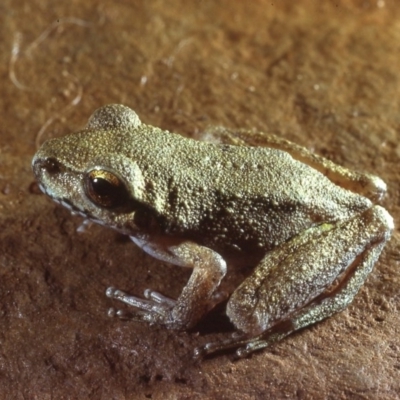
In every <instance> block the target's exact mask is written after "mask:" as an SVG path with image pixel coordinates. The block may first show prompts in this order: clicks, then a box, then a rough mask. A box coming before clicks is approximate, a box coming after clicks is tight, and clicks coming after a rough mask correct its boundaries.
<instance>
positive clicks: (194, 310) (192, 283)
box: [106, 237, 226, 329]
mask: <svg viewBox="0 0 400 400" xmlns="http://www.w3.org/2000/svg"><path fill="white" fill-rule="evenodd" d="M131 239H132V240H133V241H134V242H135V243H136V244H137V245H138V246H139V247H141V248H142V249H143V250H144V251H146V252H147V253H149V254H150V255H152V256H153V257H155V258H157V259H159V260H162V261H166V262H169V263H172V264H174V265H179V266H182V267H189V268H193V272H192V275H191V277H190V279H189V281H188V283H187V284H186V286H185V287H184V288H183V290H182V293H181V294H180V296H179V297H178V299H177V300H176V301H175V300H172V299H169V298H167V297H165V296H163V295H161V294H160V293H157V292H154V291H152V290H149V289H147V290H145V294H144V295H145V298H146V299H141V298H138V297H135V296H130V295H127V294H125V293H124V292H122V291H120V290H116V289H114V288H108V289H107V291H106V294H107V296H108V297H111V298H114V299H117V300H120V301H122V302H124V303H126V304H129V305H131V306H134V307H135V308H136V309H137V310H136V311H134V312H133V314H132V317H131V318H132V319H135V320H142V321H143V320H144V321H147V322H150V323H159V324H162V325H165V326H167V327H168V328H171V329H188V328H191V327H193V326H194V325H195V324H196V323H197V322H198V321H199V320H200V319H201V317H202V316H203V315H204V314H205V313H207V312H208V311H209V310H210V309H211V308H212V307H213V306H214V305H215V304H216V303H217V302H218V301H219V299H218V298H217V297H218V296H217V295H216V294H217V290H218V288H219V285H220V282H221V280H222V278H223V277H224V276H225V274H226V262H225V260H224V259H223V258H222V257H221V256H220V255H219V254H218V253H216V252H215V251H213V250H211V249H209V248H207V247H204V246H200V245H198V244H196V243H194V242H190V241H181V242H179V241H174V240H173V239H166V238H151V239H139V238H137V237H131ZM117 316H119V317H121V318H125V314H124V313H123V312H122V311H119V312H118V313H117Z"/></svg>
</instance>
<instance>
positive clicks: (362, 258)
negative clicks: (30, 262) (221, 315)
mask: <svg viewBox="0 0 400 400" xmlns="http://www.w3.org/2000/svg"><path fill="white" fill-rule="evenodd" d="M242 134H243V132H242ZM233 140H234V139H233ZM270 140H271V139H270ZM285 147H286V148H285V150H287V151H288V152H287V151H282V150H280V149H277V148H270V147H248V146H235V145H228V144H214V143H207V142H201V141H196V140H193V139H188V138H184V137H182V136H179V135H177V134H173V133H170V132H168V131H163V130H161V129H159V128H155V127H152V126H149V125H145V124H142V123H141V122H140V120H139V118H138V116H137V115H136V113H135V112H134V111H132V110H130V109H129V108H127V107H125V106H122V105H109V106H105V107H103V108H100V109H99V110H97V111H96V112H95V113H94V114H93V115H92V117H91V118H90V120H89V123H88V125H87V128H86V129H85V130H83V131H81V132H78V133H75V134H72V135H68V136H66V137H64V138H59V139H53V140H50V141H48V142H47V143H45V144H44V145H43V146H42V148H41V149H40V150H39V151H38V152H37V154H36V155H35V157H34V159H33V167H34V172H35V175H36V177H37V179H38V181H39V183H40V185H41V186H42V188H43V190H44V191H45V192H46V193H47V194H48V195H49V196H50V197H52V198H54V199H55V200H57V201H59V202H61V204H63V205H65V206H67V207H68V208H70V209H72V210H74V211H77V212H79V213H81V214H82V215H84V216H85V217H87V218H89V219H91V220H94V221H95V222H99V223H101V224H102V225H106V226H110V227H113V228H115V229H117V230H119V231H121V232H122V233H125V234H128V235H130V236H131V238H132V239H133V240H134V241H135V242H136V243H137V244H138V245H139V246H140V247H142V248H143V249H144V250H145V251H147V252H148V253H150V254H152V255H154V256H156V257H157V258H160V259H164V260H167V261H170V262H172V263H175V264H177V265H183V266H188V267H192V268H193V269H194V272H193V275H192V277H191V279H190V281H189V283H188V285H187V286H186V287H185V288H184V290H183V292H182V294H181V296H180V297H179V299H178V301H177V303H175V302H174V301H172V300H170V299H165V298H163V297H160V296H159V295H158V294H155V295H152V294H151V292H146V293H148V294H147V295H146V297H147V298H148V300H149V301H150V304H151V303H152V302H153V303H154V304H153V308H151V307H152V306H150V309H149V302H148V301H146V300H143V301H142V300H140V299H138V298H134V297H128V296H126V295H125V294H123V293H122V292H120V291H117V292H115V291H114V290H110V291H109V295H110V297H115V298H118V299H120V300H122V301H125V302H127V303H129V304H131V305H134V306H135V307H136V308H139V309H141V312H140V314H139V315H140V316H141V317H143V313H144V315H145V317H143V318H144V319H145V320H148V321H150V322H158V323H162V324H165V325H167V326H169V327H171V328H175V329H185V328H189V327H191V326H193V325H194V324H195V323H196V322H197V321H198V320H199V319H200V318H201V316H202V314H204V313H205V312H207V310H209V309H210V308H212V306H213V305H214V304H215V303H216V302H218V300H215V296H216V293H217V292H218V289H219V284H220V281H221V279H222V278H223V277H224V275H225V273H226V267H225V261H228V268H229V266H230V265H231V264H232V262H231V260H233V259H235V258H237V257H240V258H241V259H242V260H244V259H246V261H247V262H253V263H254V266H257V265H258V264H259V266H258V267H257V269H256V272H255V274H254V275H251V276H250V277H249V278H248V279H247V280H245V281H244V282H243V283H242V285H241V286H240V289H239V290H238V291H236V292H235V293H234V294H233V296H232V298H231V299H230V301H229V303H228V309H227V312H228V315H229V317H230V318H231V320H232V322H234V324H235V325H236V327H237V328H238V329H240V330H241V331H242V332H245V333H246V336H245V339H243V338H242V339H241V340H240V341H238V340H237V339H233V340H232V343H225V344H222V345H221V346H219V345H214V344H213V345H209V349H212V351H213V350H214V348H218V349H219V348H222V347H225V346H230V345H236V344H238V343H239V342H240V344H241V343H242V342H243V341H244V342H246V343H248V346H247V350H246V351H245V354H247V352H249V351H251V350H252V348H253V347H252V346H255V347H256V348H260V347H262V346H266V345H267V344H269V341H268V340H264V339H263V338H260V337H258V336H259V335H261V334H263V333H264V332H266V331H267V330H268V329H270V328H272V327H274V326H275V325H277V324H279V323H282V322H287V321H288V320H289V321H290V323H291V327H290V329H287V328H285V330H286V331H287V332H286V333H289V332H291V331H293V330H296V329H299V328H301V327H304V326H306V325H308V324H310V323H312V322H316V321H318V320H320V319H323V318H325V317H327V316H329V315H331V314H333V313H334V312H336V311H339V310H341V309H343V308H344V307H345V306H346V305H347V304H348V303H349V302H351V300H352V298H353V297H354V295H355V294H356V293H357V291H358V289H359V288H360V286H361V285H362V283H363V281H364V280H365V278H366V276H367V275H368V273H369V272H370V271H371V269H372V266H373V264H374V262H375V261H376V259H377V258H378V256H379V254H380V252H381V250H382V248H383V245H384V243H385V242H386V241H387V240H388V238H389V237H390V233H391V230H392V229H393V222H392V219H391V217H390V215H389V214H388V213H387V212H386V211H385V210H384V209H383V208H381V207H379V206H373V204H372V203H371V201H370V200H369V199H367V198H366V197H363V196H361V195H358V194H357V193H353V192H352V191H350V190H347V189H343V188H342V187H340V186H338V185H336V184H335V183H333V182H331V181H330V180H329V179H328V178H327V177H326V176H324V175H323V174H322V173H321V172H319V171H317V170H316V169H314V168H313V167H311V166H309V165H307V164H306V163H304V162H300V161H298V160H296V159H294V158H293V157H292V156H291V155H290V154H289V152H293V153H294V154H297V153H296V150H297V147H296V146H294V145H293V150H292V147H291V146H290V145H286V146H285ZM304 151H305V150H304ZM93 170H95V171H99V170H101V171H102V170H104V171H108V172H110V173H111V174H113V175H115V177H116V180H117V181H120V182H121V186H122V187H123V188H124V189H123V190H124V191H125V192H126V200H124V202H123V204H120V202H118V207H111V208H110V207H108V206H107V207H104V206H102V205H101V204H100V206H99V204H98V203H97V201H96V200H94V201H93V199H92V197H91V196H92V195H91V194H90V192H88V191H87V189H86V188H87V187H88V186H87V185H88V184H87V183H85V182H86V181H87V180H88V179H91V178H89V177H88V174H90V171H93ZM329 170H332V171H333V172H337V171H339V172H338V173H339V174H340V173H342V171H343V168H340V167H337V166H335V165H334V164H332V165H331V168H329ZM108 172H107V173H108ZM345 172H346V173H345V174H342V175H346V177H347V180H348V182H347V187H350V188H351V189H353V190H354V191H355V192H356V191H357V186H356V184H355V185H354V188H352V187H351V181H352V180H354V181H355V182H357V178H358V175H359V174H358V175H357V174H354V176H353V175H352V173H351V171H345ZM326 174H327V175H328V173H326ZM102 176H103V175H102ZM368 178H369V179H370V183H371V186H373V184H374V183H376V190H375V193H372V195H371V197H374V196H376V194H377V193H379V192H380V191H381V189H382V187H384V186H385V185H384V183H383V182H382V181H380V180H379V178H377V177H372V176H368V175H367V176H366V178H365V179H368ZM271 250H272V252H271ZM171 254H172V257H171ZM221 256H222V258H223V259H221V258H220V257H221ZM213 257H214V258H213ZM202 258H203V260H202ZM199 271H201V272H199ZM346 271H347V272H346ZM355 271H357V273H356V274H355ZM357 274H358V275H359V277H357ZM342 275H343V276H342ZM337 279H340V280H341V281H343V282H341V283H340V284H337V285H336V286H338V287H337V288H336V289H335V290H332V285H333V284H334V282H335V280H337ZM328 289H329V291H330V292H331V293H329V292H328ZM321 296H322V297H321ZM343 296H344V297H345V299H344V298H343ZM322 298H327V299H328V300H324V301H322ZM193 299H196V301H194V300H193ZM200 303H201V304H202V306H201V307H199V304H200ZM328 303H329V305H327V304H328ZM209 349H208V348H207V349H206V350H205V351H208V350H209ZM210 351H211V350H210Z"/></svg>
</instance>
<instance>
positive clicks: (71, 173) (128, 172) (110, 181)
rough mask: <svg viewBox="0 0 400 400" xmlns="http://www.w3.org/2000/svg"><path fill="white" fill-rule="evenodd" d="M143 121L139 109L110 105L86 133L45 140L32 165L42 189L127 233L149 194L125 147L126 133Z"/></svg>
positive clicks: (93, 118) (94, 118)
mask: <svg viewBox="0 0 400 400" xmlns="http://www.w3.org/2000/svg"><path fill="white" fill-rule="evenodd" d="M140 125H141V122H140V120H139V118H138V116H137V115H136V113H135V112H134V111H132V110H131V109H129V108H128V107H125V106H122V105H108V106H105V107H102V108H100V109H98V110H97V111H95V112H94V114H93V115H92V116H91V117H90V119H89V122H88V125H87V127H86V129H84V130H83V131H80V132H77V133H74V134H71V135H68V136H65V137H63V138H55V139H51V140H48V141H47V142H45V143H44V144H43V145H42V147H41V148H40V149H39V150H38V152H37V153H36V154H35V156H34V158H33V161H32V167H33V172H34V174H35V176H36V179H37V181H38V183H39V186H40V188H41V189H42V191H43V192H44V193H46V194H47V195H48V196H50V197H51V198H52V199H53V200H54V201H56V202H58V203H60V204H62V205H63V206H65V207H67V208H68V209H70V210H71V211H73V212H76V213H78V214H81V215H82V216H84V217H86V218H89V219H91V220H94V221H95V222H98V223H101V224H105V225H107V226H111V227H114V228H116V229H118V230H121V231H123V232H126V233H132V231H134V230H135V229H136V227H135V223H134V220H135V218H134V214H135V210H136V209H137V207H138V205H139V204H140V201H141V199H142V197H143V188H144V182H143V176H142V173H141V171H140V169H139V167H138V165H137V164H136V163H135V161H134V160H132V158H130V157H128V156H127V155H126V154H124V152H123V151H121V141H122V140H121V135H124V132H125V134H127V132H132V131H134V130H135V129H136V128H138V127H139V126H140Z"/></svg>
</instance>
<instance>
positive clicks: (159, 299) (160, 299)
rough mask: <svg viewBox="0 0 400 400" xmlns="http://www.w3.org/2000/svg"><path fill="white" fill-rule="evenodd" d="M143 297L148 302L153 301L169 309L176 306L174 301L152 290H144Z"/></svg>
mask: <svg viewBox="0 0 400 400" xmlns="http://www.w3.org/2000/svg"><path fill="white" fill-rule="evenodd" d="M144 297H145V298H146V299H148V300H153V301H154V302H155V303H157V304H164V305H166V306H168V307H169V308H172V307H174V306H175V304H176V300H174V299H171V298H170V297H167V296H164V295H162V294H161V293H159V292H156V291H154V290H152V289H146V290H145V291H144Z"/></svg>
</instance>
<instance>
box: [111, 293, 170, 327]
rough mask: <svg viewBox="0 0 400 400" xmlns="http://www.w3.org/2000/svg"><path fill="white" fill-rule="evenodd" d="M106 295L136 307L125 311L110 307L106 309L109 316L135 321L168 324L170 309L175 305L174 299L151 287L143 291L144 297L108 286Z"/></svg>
mask: <svg viewBox="0 0 400 400" xmlns="http://www.w3.org/2000/svg"><path fill="white" fill-rule="evenodd" d="M106 296H107V297H110V298H112V299H116V300H119V301H122V302H123V303H125V304H128V305H130V306H133V307H135V308H136V310H135V311H131V312H126V311H124V310H115V309H113V308H111V309H110V310H109V311H108V315H109V316H110V317H113V316H116V317H118V318H121V319H132V320H135V321H146V322H149V323H162V324H165V325H168V323H167V322H168V320H169V318H168V317H169V315H170V313H171V310H172V309H173V308H174V307H175V305H176V300H173V299H170V298H169V297H166V296H164V295H162V294H161V293H158V292H155V291H154V290H151V289H146V290H145V291H144V297H145V298H144V299H141V298H139V297H135V296H131V295H128V294H127V293H125V292H123V291H122V290H118V289H115V288H113V287H109V288H108V289H107V290H106Z"/></svg>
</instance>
